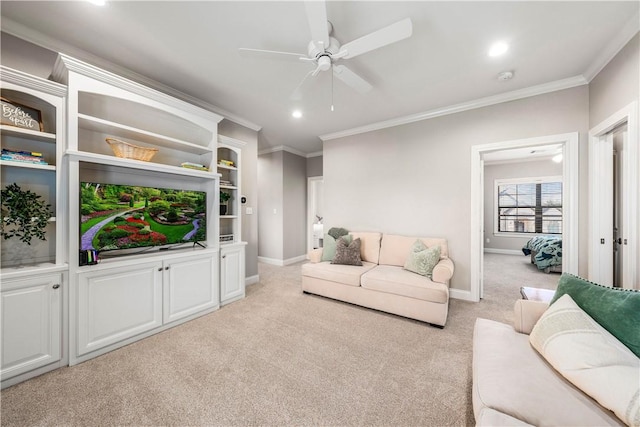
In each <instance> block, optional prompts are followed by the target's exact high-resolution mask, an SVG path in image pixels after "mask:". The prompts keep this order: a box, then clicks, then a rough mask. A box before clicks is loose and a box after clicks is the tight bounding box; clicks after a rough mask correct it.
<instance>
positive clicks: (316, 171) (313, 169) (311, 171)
mask: <svg viewBox="0 0 640 427" xmlns="http://www.w3.org/2000/svg"><path fill="white" fill-rule="evenodd" d="M307 176H308V177H312V176H322V156H314V157H309V158H307Z"/></svg>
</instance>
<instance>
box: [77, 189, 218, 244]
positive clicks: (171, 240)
mask: <svg viewBox="0 0 640 427" xmlns="http://www.w3.org/2000/svg"><path fill="white" fill-rule="evenodd" d="M80 193H81V194H80V249H81V250H92V249H94V250H98V251H100V252H101V251H113V250H122V249H135V248H152V247H158V246H168V245H177V244H183V243H187V242H194V243H196V242H204V241H205V240H206V228H205V226H206V224H205V221H206V206H207V203H206V193H204V192H202V191H190V190H171V189H166V188H156V187H140V186H132V185H115V184H100V183H92V182H81V183H80Z"/></svg>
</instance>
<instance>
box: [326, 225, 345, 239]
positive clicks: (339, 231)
mask: <svg viewBox="0 0 640 427" xmlns="http://www.w3.org/2000/svg"><path fill="white" fill-rule="evenodd" d="M327 233H329V236H331V237H333V238H334V239H336V240H338V239H339V238H340V237H342V236H346V235H347V234H349V232H348V231H347V229H346V228H342V227H331V228H330V229H329V231H328V232H327Z"/></svg>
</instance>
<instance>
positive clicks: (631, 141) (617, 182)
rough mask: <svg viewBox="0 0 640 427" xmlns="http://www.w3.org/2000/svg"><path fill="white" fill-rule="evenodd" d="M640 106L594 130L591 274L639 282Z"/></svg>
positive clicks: (624, 283) (601, 279)
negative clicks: (639, 123) (639, 131)
mask: <svg viewBox="0 0 640 427" xmlns="http://www.w3.org/2000/svg"><path fill="white" fill-rule="evenodd" d="M638 152H639V147H638V107H637V102H633V103H631V104H630V105H628V106H627V107H625V108H623V109H622V110H620V111H618V112H617V113H616V114H614V115H612V116H611V117H609V118H608V119H606V120H605V121H604V122H602V123H601V124H599V125H598V126H596V127H595V128H593V129H592V130H591V131H590V132H589V199H590V201H589V231H590V232H589V268H588V275H589V280H591V281H593V282H596V283H599V284H602V285H606V286H617V287H622V288H628V289H631V288H634V287H636V286H638V285H637V282H638V275H639V273H638V265H637V255H638V222H639V221H640V218H638V203H639V200H638V191H637V188H638V184H640V181H639V176H638V167H639V166H640V156H639V153H638Z"/></svg>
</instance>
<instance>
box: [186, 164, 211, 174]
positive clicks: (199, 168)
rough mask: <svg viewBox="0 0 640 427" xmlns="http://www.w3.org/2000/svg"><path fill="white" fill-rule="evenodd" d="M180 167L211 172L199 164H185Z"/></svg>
mask: <svg viewBox="0 0 640 427" xmlns="http://www.w3.org/2000/svg"><path fill="white" fill-rule="evenodd" d="M180 166H182V167H183V168H187V169H195V170H199V171H206V172H208V171H209V168H208V167H206V166H205V165H201V164H199V163H191V162H183V163H180Z"/></svg>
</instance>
